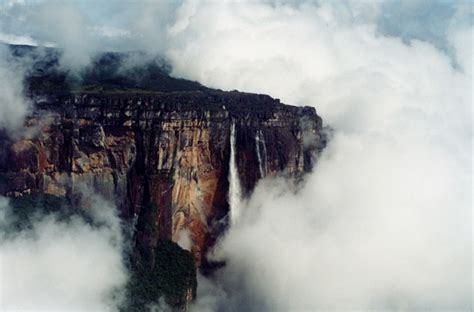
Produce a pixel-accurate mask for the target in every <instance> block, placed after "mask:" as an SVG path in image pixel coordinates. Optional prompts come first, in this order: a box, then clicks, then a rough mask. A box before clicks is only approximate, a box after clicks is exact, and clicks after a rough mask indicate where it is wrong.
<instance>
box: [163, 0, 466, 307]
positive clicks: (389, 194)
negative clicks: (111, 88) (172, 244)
mask: <svg viewBox="0 0 474 312" xmlns="http://www.w3.org/2000/svg"><path fill="white" fill-rule="evenodd" d="M385 9H386V8H385ZM455 9H456V11H455V13H453V17H452V19H451V20H450V21H449V24H450V25H451V26H450V29H449V32H448V33H447V38H446V43H447V44H448V45H449V49H452V51H454V53H452V54H451V53H448V52H447V50H443V49H441V50H440V49H439V48H437V47H436V46H434V45H433V43H431V42H430V40H431V39H430V38H426V40H427V41H425V40H423V41H422V40H419V39H416V38H422V39H423V35H422V34H420V35H417V36H414V38H411V39H410V42H409V43H407V42H406V41H405V42H404V41H403V40H402V39H401V38H398V37H395V36H393V35H390V36H387V35H384V34H383V33H381V31H380V27H381V26H380V25H379V24H377V23H378V21H379V19H380V18H381V16H380V15H379V14H384V11H383V10H384V8H382V9H380V8H378V7H377V6H368V7H361V6H359V5H355V6H354V5H352V4H351V3H349V4H346V3H338V4H331V3H322V4H320V5H312V4H308V3H302V4H298V5H286V4H281V5H279V4H276V5H275V4H262V3H225V4H220V3H208V2H205V3H201V4H200V5H198V6H196V5H189V6H188V7H183V10H187V11H186V12H181V13H180V16H181V19H178V20H177V21H176V24H175V25H177V26H176V27H171V28H170V29H172V30H174V31H173V32H171V33H170V36H171V42H172V45H171V47H170V49H169V50H168V54H167V55H168V57H169V58H170V59H171V61H172V65H173V71H174V74H175V75H177V76H182V77H186V78H190V79H195V80H198V81H200V82H201V83H203V84H206V85H209V86H211V87H216V88H222V89H235V88H237V89H239V90H242V91H250V92H258V93H268V94H271V95H272V96H275V97H278V98H281V99H282V100H283V101H284V102H286V103H291V104H297V105H312V106H315V107H316V109H317V110H318V113H319V114H320V115H321V116H322V118H323V120H324V122H325V123H326V124H329V125H330V126H331V127H332V128H333V129H334V136H333V138H332V140H331V141H330V143H329V145H328V146H327V148H326V149H325V151H324V152H323V155H322V157H321V159H320V160H319V162H318V164H317V166H316V168H315V169H314V172H313V173H312V174H311V175H310V176H309V177H308V178H307V181H306V182H305V183H304V185H303V187H302V189H301V190H299V191H298V192H296V193H291V192H289V191H288V189H289V188H288V187H286V184H285V181H279V180H278V181H263V182H262V183H261V184H260V185H259V186H258V188H257V189H256V190H255V193H254V195H253V196H252V197H251V198H250V201H249V204H248V206H247V208H246V215H244V216H243V217H244V219H243V220H242V221H241V223H240V224H238V225H236V226H234V227H233V228H231V229H230V231H229V233H228V234H227V235H226V237H225V238H224V239H223V241H222V242H221V244H220V245H219V246H218V248H217V250H216V251H215V257H216V258H218V259H223V260H225V261H226V266H225V267H224V268H223V269H222V270H221V271H220V273H218V274H217V276H215V277H214V278H211V280H210V281H209V282H213V283H214V287H216V288H217V289H220V290H222V291H223V292H224V293H225V294H226V295H225V296H218V295H217V296H214V295H213V292H215V290H211V291H209V292H208V293H205V294H201V298H204V299H205V300H208V301H209V302H211V303H212V304H211V305H212V306H214V307H215V306H217V307H219V308H221V309H225V310H230V311H233V310H235V311H237V310H239V309H249V310H257V311H261V310H266V311H275V310H277V311H288V310H290V311H294V310H320V309H323V310H325V309H331V310H367V309H377V310H380V309H382V310H399V309H403V310H414V309H425V310H469V309H470V307H471V296H472V289H471V268H472V261H471V260H472V257H471V247H472V237H471V222H472V218H471V196H472V184H471V179H472V176H471V174H472V165H471V161H472V149H471V147H472V145H471V144H472V111H471V105H472V70H471V68H470V67H471V66H472V62H471V59H472V50H471V45H472V24H471V23H470V22H466V19H465V18H464V19H463V18H459V19H455V17H456V16H458V17H459V16H460V15H462V11H463V10H464V11H465V10H466V7H457V8H455ZM361 16H364V18H360V17H361ZM454 21H456V23H454ZM443 23H444V21H443ZM428 37H429V36H428ZM456 64H458V65H456ZM216 302H217V303H216ZM201 303H202V302H198V307H200V308H202V305H201Z"/></svg>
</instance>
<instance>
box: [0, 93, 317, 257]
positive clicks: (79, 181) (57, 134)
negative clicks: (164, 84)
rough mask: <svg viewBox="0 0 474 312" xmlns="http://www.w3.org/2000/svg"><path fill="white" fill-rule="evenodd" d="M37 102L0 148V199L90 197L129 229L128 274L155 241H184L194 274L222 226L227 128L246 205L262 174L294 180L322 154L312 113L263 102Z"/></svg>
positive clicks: (246, 97) (179, 98) (70, 98)
mask: <svg viewBox="0 0 474 312" xmlns="http://www.w3.org/2000/svg"><path fill="white" fill-rule="evenodd" d="M34 100H35V102H36V109H35V112H34V114H33V116H31V117H30V118H29V119H28V120H27V121H26V125H27V127H26V130H27V131H26V133H24V134H23V135H22V136H21V137H22V138H21V139H12V138H10V137H8V136H6V135H2V136H1V138H0V149H1V150H2V153H1V154H0V193H1V194H4V195H8V196H21V195H22V194H29V193H36V192H39V193H48V194H54V195H61V196H66V197H68V198H70V199H71V201H74V198H75V194H77V193H78V191H79V188H81V187H83V186H84V185H86V186H88V187H90V188H92V189H93V190H95V191H97V192H98V193H100V194H102V195H103V196H104V197H105V198H108V199H110V200H112V201H114V202H115V203H116V205H117V207H119V209H120V212H121V215H122V217H123V218H124V219H125V220H127V221H129V222H131V223H133V224H135V226H136V231H135V235H134V240H135V249H136V250H135V257H134V261H136V262H137V263H140V261H143V257H144V256H143V254H146V253H147V250H151V248H152V247H154V246H155V245H156V244H157V242H158V240H159V239H160V238H170V239H172V240H173V241H179V240H180V239H182V236H183V235H189V236H190V237H189V238H190V241H191V251H192V253H193V255H194V257H195V259H196V261H197V263H198V265H201V263H203V261H204V262H205V257H204V255H205V252H206V251H207V250H208V248H209V247H211V246H212V245H213V244H214V242H215V240H216V238H217V237H218V236H219V235H220V234H221V233H222V232H223V231H224V230H225V228H226V227H227V226H228V218H227V216H228V214H229V203H228V191H229V180H228V176H229V160H230V150H231V147H230V141H231V140H230V133H231V125H232V123H235V131H234V134H235V143H236V144H235V163H236V166H237V171H238V178H239V182H240V186H241V190H242V196H243V197H246V196H248V195H249V194H250V193H251V192H252V190H253V189H254V187H255V185H256V183H257V182H258V180H259V179H261V178H262V177H263V176H266V175H278V174H284V175H287V176H290V177H293V178H295V179H298V178H299V177H301V175H302V174H303V173H304V172H306V171H308V170H310V169H311V168H312V166H313V163H314V161H315V160H316V159H317V155H318V151H319V150H320V149H321V148H322V147H323V146H324V138H323V135H322V122H321V119H320V117H319V116H317V114H316V111H315V110H314V108H310V107H292V106H288V105H284V104H281V103H280V102H279V101H278V100H275V99H272V98H271V97H269V96H265V95H256V94H246V93H239V92H222V91H188V92H169V93H159V92H154V93H143V92H142V93H131V92H128V93H120V92H110V93H87V94H86V93H81V94H79V93H76V94H71V93H68V94H62V95H58V94H56V95H48V96H41V97H37V98H34ZM151 258H153V257H152V256H151Z"/></svg>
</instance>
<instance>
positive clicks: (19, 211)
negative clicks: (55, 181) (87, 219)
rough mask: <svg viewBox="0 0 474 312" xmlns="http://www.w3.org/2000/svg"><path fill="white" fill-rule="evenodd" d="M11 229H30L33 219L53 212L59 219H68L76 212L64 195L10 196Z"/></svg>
mask: <svg viewBox="0 0 474 312" xmlns="http://www.w3.org/2000/svg"><path fill="white" fill-rule="evenodd" d="M10 206H11V208H12V209H11V214H12V215H11V219H12V222H11V223H10V226H11V227H12V230H16V231H21V230H26V229H31V227H32V225H33V222H34V221H35V220H38V219H41V218H43V217H45V216H47V215H51V214H54V215H55V217H57V218H58V219H59V220H60V221H68V220H69V219H70V218H71V217H72V216H73V215H74V214H76V212H75V211H74V209H73V208H72V206H71V205H70V204H69V202H68V201H67V200H66V198H64V197H60V196H55V195H50V194H32V195H23V196H22V197H17V198H10Z"/></svg>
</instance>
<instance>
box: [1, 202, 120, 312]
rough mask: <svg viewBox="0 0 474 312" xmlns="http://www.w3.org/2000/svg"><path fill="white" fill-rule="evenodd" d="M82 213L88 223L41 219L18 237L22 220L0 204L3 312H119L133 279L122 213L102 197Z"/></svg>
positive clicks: (5, 204)
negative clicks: (17, 226)
mask: <svg viewBox="0 0 474 312" xmlns="http://www.w3.org/2000/svg"><path fill="white" fill-rule="evenodd" d="M89 194H92V193H89ZM81 207H82V209H85V210H86V211H87V214H88V215H89V216H90V221H89V222H86V221H85V220H84V219H83V218H81V217H80V216H79V215H77V216H73V217H72V218H70V219H69V220H64V219H63V218H62V216H60V215H58V214H56V213H53V214H44V215H39V214H38V215H36V216H32V220H33V222H32V227H31V229H24V230H22V231H16V232H15V231H12V226H13V225H14V224H15V221H16V220H15V218H17V217H18V216H16V215H15V214H13V213H12V212H11V207H10V206H9V203H8V199H6V198H4V197H1V198H0V250H1V258H0V259H1V261H0V264H1V265H0V276H1V277H2V281H1V283H0V301H1V306H2V310H3V311H19V310H21V311H116V310H117V307H118V306H119V304H120V303H121V300H122V295H123V293H122V291H123V287H124V286H125V283H126V281H127V278H128V272H127V269H126V266H125V263H124V260H123V259H124V258H123V252H124V248H125V242H124V239H123V237H122V229H121V225H120V219H119V218H118V216H117V209H116V208H115V207H114V206H113V205H111V204H110V203H108V202H106V201H105V200H103V199H102V198H100V197H99V196H97V195H92V196H91V197H90V199H88V200H87V201H86V202H84V203H83V204H82V205H81Z"/></svg>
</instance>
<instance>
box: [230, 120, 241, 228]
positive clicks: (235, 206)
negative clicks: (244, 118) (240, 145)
mask: <svg viewBox="0 0 474 312" xmlns="http://www.w3.org/2000/svg"><path fill="white" fill-rule="evenodd" d="M235 137H236V134H235V121H232V124H231V128H230V164H229V205H230V207H229V208H230V223H231V225H232V224H235V223H236V222H238V220H239V217H240V212H241V211H240V210H241V197H242V191H241V188H240V180H239V170H238V168H237V161H236V154H237V148H236V143H235Z"/></svg>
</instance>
